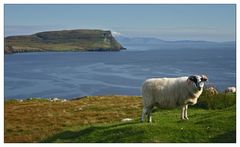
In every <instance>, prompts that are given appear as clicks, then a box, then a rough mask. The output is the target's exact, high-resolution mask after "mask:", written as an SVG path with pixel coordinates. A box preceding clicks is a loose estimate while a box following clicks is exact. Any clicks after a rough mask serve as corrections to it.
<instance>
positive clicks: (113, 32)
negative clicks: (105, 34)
mask: <svg viewBox="0 0 240 147" xmlns="http://www.w3.org/2000/svg"><path fill="white" fill-rule="evenodd" d="M112 35H113V36H114V37H116V36H121V35H122V34H121V33H119V32H115V31H112Z"/></svg>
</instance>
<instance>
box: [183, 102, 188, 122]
mask: <svg viewBox="0 0 240 147" xmlns="http://www.w3.org/2000/svg"><path fill="white" fill-rule="evenodd" d="M187 110H188V105H185V111H184V118H185V119H187V120H188V113H187Z"/></svg>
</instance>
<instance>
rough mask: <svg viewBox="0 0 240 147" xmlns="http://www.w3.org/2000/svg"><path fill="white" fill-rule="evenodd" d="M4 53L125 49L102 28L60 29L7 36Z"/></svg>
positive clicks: (109, 32)
mask: <svg viewBox="0 0 240 147" xmlns="http://www.w3.org/2000/svg"><path fill="white" fill-rule="evenodd" d="M4 43H5V45H4V53H5V54H11V53H21V52H45V51H56V52H65V51H120V50H123V49H125V48H124V47H123V46H122V45H121V44H120V43H118V42H117V40H116V39H115V38H114V37H113V36H112V33H111V31H103V30H87V29H78V30H62V31H48V32H40V33H36V34H32V35H22V36H8V37H5V39H4Z"/></svg>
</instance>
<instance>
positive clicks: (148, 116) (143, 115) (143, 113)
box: [142, 108, 152, 122]
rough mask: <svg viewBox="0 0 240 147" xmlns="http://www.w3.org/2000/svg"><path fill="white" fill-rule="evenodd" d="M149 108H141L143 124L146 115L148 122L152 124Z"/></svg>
mask: <svg viewBox="0 0 240 147" xmlns="http://www.w3.org/2000/svg"><path fill="white" fill-rule="evenodd" d="M151 111H152V110H151V108H143V111H142V122H144V119H145V115H147V120H148V122H152V115H151Z"/></svg>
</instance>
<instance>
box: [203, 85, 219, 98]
mask: <svg viewBox="0 0 240 147" xmlns="http://www.w3.org/2000/svg"><path fill="white" fill-rule="evenodd" d="M204 90H205V92H206V93H207V94H209V95H212V96H213V95H217V94H218V91H217V89H215V88H214V87H209V88H206V89H204Z"/></svg>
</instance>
